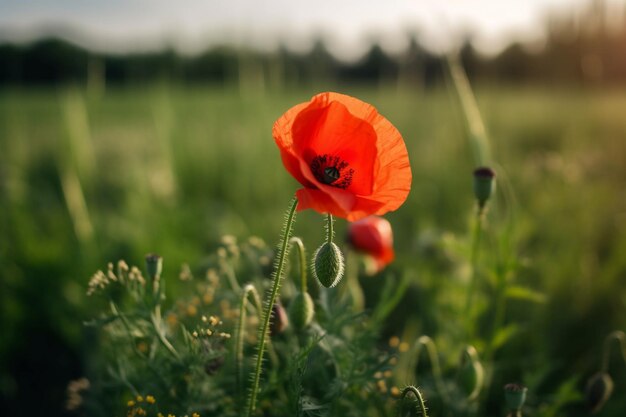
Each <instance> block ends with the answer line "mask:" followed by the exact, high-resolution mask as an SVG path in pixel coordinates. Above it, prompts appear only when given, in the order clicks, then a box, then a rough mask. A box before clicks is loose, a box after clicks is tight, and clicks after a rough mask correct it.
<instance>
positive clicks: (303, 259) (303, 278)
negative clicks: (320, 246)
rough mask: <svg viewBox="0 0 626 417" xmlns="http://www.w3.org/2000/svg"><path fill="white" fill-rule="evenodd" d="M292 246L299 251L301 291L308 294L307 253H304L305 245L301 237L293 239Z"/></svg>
mask: <svg viewBox="0 0 626 417" xmlns="http://www.w3.org/2000/svg"><path fill="white" fill-rule="evenodd" d="M290 243H291V245H292V246H295V247H296V248H297V249H298V260H299V261H300V287H301V288H300V291H301V292H303V293H304V292H307V281H306V279H307V276H306V268H307V264H306V252H305V251H304V243H302V239H300V238H299V237H292V238H291V240H290Z"/></svg>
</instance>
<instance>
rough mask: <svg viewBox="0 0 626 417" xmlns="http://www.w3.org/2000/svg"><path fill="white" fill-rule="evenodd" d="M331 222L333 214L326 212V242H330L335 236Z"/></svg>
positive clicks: (332, 221)
mask: <svg viewBox="0 0 626 417" xmlns="http://www.w3.org/2000/svg"><path fill="white" fill-rule="evenodd" d="M333 223H334V219H333V215H332V214H330V213H328V214H327V215H326V233H327V236H326V242H328V243H332V242H333V239H334V238H335V230H334V229H333Z"/></svg>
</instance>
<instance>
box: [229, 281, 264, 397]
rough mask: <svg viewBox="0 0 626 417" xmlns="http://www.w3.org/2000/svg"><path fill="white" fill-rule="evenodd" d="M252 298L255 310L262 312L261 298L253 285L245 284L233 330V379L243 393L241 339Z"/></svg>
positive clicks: (243, 334)
mask: <svg viewBox="0 0 626 417" xmlns="http://www.w3.org/2000/svg"><path fill="white" fill-rule="evenodd" d="M249 296H252V302H253V303H254V305H255V307H256V308H257V310H258V311H259V312H260V311H261V310H262V305H261V298H260V297H259V293H258V292H257V290H256V288H254V285H252V284H247V285H246V286H244V287H243V291H242V294H241V303H240V304H239V320H238V322H237V329H236V330H235V379H236V385H237V389H238V390H239V392H240V393H241V392H243V375H242V373H243V339H244V336H245V327H244V326H245V323H246V309H247V307H248V297H249Z"/></svg>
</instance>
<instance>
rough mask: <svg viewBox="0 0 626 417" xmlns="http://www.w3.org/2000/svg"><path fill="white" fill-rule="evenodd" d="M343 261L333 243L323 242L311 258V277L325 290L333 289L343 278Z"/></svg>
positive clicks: (339, 250) (337, 247)
mask: <svg viewBox="0 0 626 417" xmlns="http://www.w3.org/2000/svg"><path fill="white" fill-rule="evenodd" d="M343 272H344V261H343V254H342V253H341V249H339V246H337V245H336V244H335V243H334V242H325V243H323V244H322V246H320V247H319V248H317V251H315V255H314V256H313V275H314V276H315V278H316V279H317V280H318V281H319V283H320V284H322V285H323V286H324V287H326V288H331V287H334V286H335V285H337V284H338V283H339V281H340V280H341V278H342V277H343Z"/></svg>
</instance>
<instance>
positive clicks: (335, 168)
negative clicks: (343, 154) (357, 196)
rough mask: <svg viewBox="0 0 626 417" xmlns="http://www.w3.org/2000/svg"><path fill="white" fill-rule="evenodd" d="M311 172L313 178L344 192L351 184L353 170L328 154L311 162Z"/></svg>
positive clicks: (336, 157)
mask: <svg viewBox="0 0 626 417" xmlns="http://www.w3.org/2000/svg"><path fill="white" fill-rule="evenodd" d="M311 171H312V172H313V175H315V178H316V179H317V180H318V181H319V182H321V183H323V184H327V185H332V186H333V187H337V188H341V189H343V190H345V189H346V188H348V187H349V186H350V184H351V183H352V175H353V174H354V170H353V169H352V168H350V165H349V164H348V163H347V162H346V161H344V160H343V159H341V158H339V157H338V156H332V155H328V154H324V155H318V156H316V157H315V158H313V160H312V161H311Z"/></svg>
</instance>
